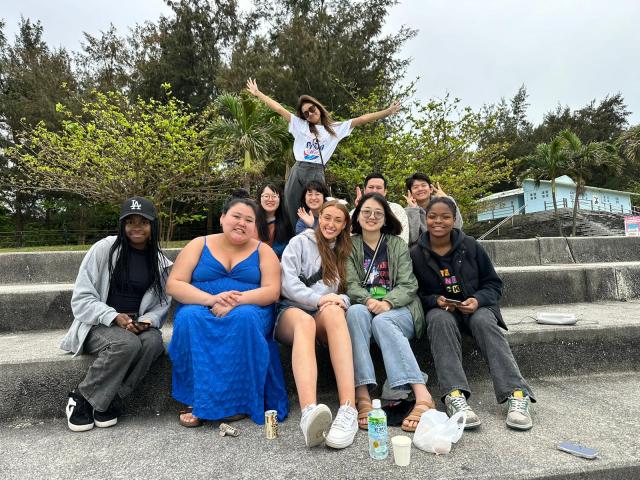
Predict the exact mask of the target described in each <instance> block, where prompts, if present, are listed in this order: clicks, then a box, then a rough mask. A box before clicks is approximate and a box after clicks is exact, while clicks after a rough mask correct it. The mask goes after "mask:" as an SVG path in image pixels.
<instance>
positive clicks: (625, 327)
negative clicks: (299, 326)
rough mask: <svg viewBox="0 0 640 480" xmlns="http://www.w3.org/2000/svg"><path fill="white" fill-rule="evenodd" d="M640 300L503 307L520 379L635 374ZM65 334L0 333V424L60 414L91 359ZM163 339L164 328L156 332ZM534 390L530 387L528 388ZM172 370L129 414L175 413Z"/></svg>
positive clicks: (323, 381) (326, 366) (321, 357)
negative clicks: (71, 350) (543, 321)
mask: <svg viewBox="0 0 640 480" xmlns="http://www.w3.org/2000/svg"><path fill="white" fill-rule="evenodd" d="M638 308H640V301H632V302H606V303H599V304H573V305H547V306H539V307H517V308H505V309H504V312H503V313H504V317H505V320H506V322H507V323H508V325H509V326H510V329H509V331H508V332H507V338H508V341H509V343H510V344H511V346H512V349H513V352H514V355H515V357H516V359H517V361H518V364H519V366H520V369H521V371H522V373H523V375H524V376H525V377H527V378H528V377H532V376H540V375H545V376H547V375H566V374H572V375H581V374H592V373H594V372H610V371H619V370H637V369H638V368H640V349H638V348H637V345H638V341H639V340H640V322H638V321H637V314H636V312H637V311H638ZM538 311H556V312H561V313H567V312H571V313H574V314H576V315H577V316H578V318H580V321H579V322H578V324H577V325H575V326H572V327H558V326H549V325H538V324H536V323H535V321H534V320H533V316H534V315H535V313H536V312H538ZM64 333H65V331H64V330H49V331H38V332H23V333H12V334H2V335H0V419H2V418H13V417H51V416H60V415H62V408H61V405H64V403H65V401H66V400H65V398H66V395H67V393H68V392H69V391H70V390H71V389H73V388H74V387H75V386H76V385H77V384H78V383H79V382H80V380H81V379H82V378H83V376H84V374H85V373H86V370H87V368H88V366H89V365H90V363H91V361H92V357H90V356H80V357H76V358H73V357H72V356H71V355H68V354H65V353H63V352H62V351H61V350H59V349H58V347H57V345H58V342H59V340H60V338H61V337H62V336H63V334H64ZM163 334H164V337H165V341H168V340H169V339H170V337H171V326H170V325H168V326H165V327H164V329H163ZM413 349H414V352H415V353H416V357H417V358H418V362H419V364H420V365H421V367H422V369H423V370H424V371H425V372H427V373H428V374H429V375H430V381H429V387H430V388H436V386H437V381H436V378H435V375H434V372H433V366H432V360H431V357H430V354H429V347H428V341H427V339H426V337H425V338H422V339H420V340H419V341H417V342H414V345H413ZM464 351H465V365H466V371H467V372H468V375H469V377H470V378H488V371H487V367H486V365H485V363H484V362H483V361H482V359H481V357H480V354H479V352H478V351H476V350H475V346H474V344H473V342H471V341H467V342H465V345H464ZM281 358H282V360H283V367H284V371H285V375H286V377H287V383H288V386H289V392H290V393H293V392H295V386H294V382H293V378H292V374H291V365H290V358H291V349H290V347H282V349H281ZM374 361H375V363H376V368H377V371H378V377H377V378H378V379H379V383H380V384H382V382H383V379H384V372H383V368H382V365H383V363H382V359H381V355H380V354H379V352H378V351H374ZM318 365H319V369H318V378H319V380H318V391H319V392H326V391H333V390H334V389H335V382H334V379H333V373H332V370H331V363H330V359H329V355H328V350H327V349H325V348H322V347H318ZM534 388H535V387H534ZM170 391H171V365H170V361H169V359H168V357H167V356H164V357H162V358H161V359H160V360H159V361H158V362H157V363H156V364H155V365H154V367H153V368H152V370H151V372H150V373H149V375H147V377H146V379H145V380H144V382H143V384H142V385H141V387H140V388H139V390H138V391H137V392H136V393H134V394H133V395H132V396H131V397H130V398H129V399H128V400H127V402H128V408H129V409H130V411H133V412H155V411H169V410H175V408H176V404H175V402H174V401H173V400H172V399H171V397H170Z"/></svg>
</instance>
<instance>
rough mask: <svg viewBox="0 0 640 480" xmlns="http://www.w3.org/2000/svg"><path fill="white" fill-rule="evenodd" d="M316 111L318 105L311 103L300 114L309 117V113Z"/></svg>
mask: <svg viewBox="0 0 640 480" xmlns="http://www.w3.org/2000/svg"><path fill="white" fill-rule="evenodd" d="M317 111H318V107H316V106H315V105H311V106H310V107H309V108H307V109H306V110H303V111H302V115H304V118H309V115H311V114H314V113H316V112H317Z"/></svg>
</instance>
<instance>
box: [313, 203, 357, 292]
mask: <svg viewBox="0 0 640 480" xmlns="http://www.w3.org/2000/svg"><path fill="white" fill-rule="evenodd" d="M329 207H335V208H337V209H338V210H340V211H341V212H342V213H343V214H344V222H345V225H344V229H343V230H342V232H340V235H338V237H337V238H336V239H335V246H334V247H333V248H331V243H330V242H329V240H327V239H326V238H324V236H323V235H322V232H321V231H320V227H319V226H318V228H316V243H317V244H318V252H320V261H321V263H322V281H323V282H324V284H325V285H337V286H338V293H344V292H345V291H346V288H345V280H346V278H347V258H348V257H349V254H350V253H351V233H350V232H351V228H350V224H351V220H350V218H349V210H347V207H345V206H344V205H343V204H342V203H340V202H339V201H337V200H330V201H328V202H325V203H324V205H322V208H321V209H320V215H319V217H322V212H324V211H325V209H327V208H329Z"/></svg>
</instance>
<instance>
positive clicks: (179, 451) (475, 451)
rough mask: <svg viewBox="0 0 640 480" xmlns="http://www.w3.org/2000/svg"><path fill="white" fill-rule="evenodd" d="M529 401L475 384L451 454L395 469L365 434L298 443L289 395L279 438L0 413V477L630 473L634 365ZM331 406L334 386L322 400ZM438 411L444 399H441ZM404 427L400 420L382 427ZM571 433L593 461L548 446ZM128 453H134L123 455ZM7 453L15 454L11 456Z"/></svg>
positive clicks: (211, 428)
mask: <svg viewBox="0 0 640 480" xmlns="http://www.w3.org/2000/svg"><path fill="white" fill-rule="evenodd" d="M531 380H532V384H534V385H535V386H536V388H537V393H538V398H539V401H538V403H537V404H535V405H534V406H533V408H532V410H533V419H534V427H533V429H531V430H529V431H527V432H516V431H512V430H509V429H507V428H506V427H505V424H504V416H505V414H504V407H503V406H498V405H496V403H495V398H494V396H493V389H492V386H491V383H490V382H488V381H487V380H486V379H484V380H482V381H476V382H474V395H473V396H472V397H471V398H470V404H471V406H472V408H473V409H474V410H475V411H476V413H477V414H478V415H479V416H480V418H481V419H482V422H483V423H482V425H481V426H480V427H479V428H478V429H477V430H475V431H466V432H465V433H464V434H463V436H462V438H461V439H460V440H459V441H458V443H457V444H455V445H454V446H453V449H452V451H451V453H450V454H448V455H442V456H435V455H433V454H430V453H426V452H423V451H421V450H419V449H417V448H416V447H415V446H413V447H412V451H411V464H410V465H409V466H408V467H397V466H395V465H394V464H393V459H392V453H391V452H390V454H389V458H387V459H386V460H379V461H375V460H372V459H370V458H369V454H368V451H367V448H368V444H367V435H366V432H363V431H361V432H358V434H357V435H356V438H355V442H354V444H353V445H351V446H350V447H348V448H346V449H344V450H340V451H336V450H331V449H329V448H326V447H325V446H319V447H316V448H313V449H308V448H306V447H305V446H304V442H303V439H302V434H301V432H300V429H299V426H298V424H299V420H300V409H299V408H298V406H297V402H296V401H295V399H292V402H291V407H292V408H291V414H290V416H289V418H288V419H287V420H285V421H284V422H282V423H281V424H280V426H279V428H280V436H279V437H278V438H276V439H274V440H267V439H265V435H264V428H263V427H262V426H259V425H255V424H254V423H253V422H251V421H250V420H242V421H240V422H236V423H234V426H236V427H237V428H239V429H240V431H241V434H240V436H239V437H238V438H233V437H220V436H219V435H218V434H217V423H210V424H205V426H203V427H201V428H195V429H187V428H183V427H181V426H179V424H178V422H177V419H176V415H175V414H174V413H162V414H157V415H156V414H152V415H146V416H145V415H140V416H136V415H127V416H124V417H121V418H120V420H119V422H118V424H117V425H116V426H115V427H112V428H107V429H98V428H94V429H93V430H91V431H89V432H85V433H72V432H70V431H69V430H68V429H67V427H66V422H65V421H64V420H62V419H53V420H52V419H47V420H38V419H35V420H34V419H27V420H24V419H21V420H19V421H4V422H0V445H2V450H3V451H6V452H12V453H13V454H12V455H8V454H7V455H0V471H1V472H2V477H3V479H6V480H13V479H23V478H47V479H51V480H55V479H62V480H66V479H68V478H83V479H104V478H164V479H171V478H194V479H200V478H202V479H205V478H207V479H209V478H243V479H253V478H261V479H263V478H305V479H309V480H314V479H326V478H349V479H366V480H369V479H379V478H402V479H407V478H429V479H430V480H445V479H446V480H449V479H451V478H468V479H481V480H507V479H514V478H517V479H523V480H524V479H569V480H571V479H576V480H577V479H581V480H595V479H599V480H600V479H604V480H608V479H615V480H622V479H635V478H640V443H638V439H637V432H638V431H639V430H640V421H639V420H638V415H637V402H636V400H635V395H633V394H628V395H617V394H616V393H614V392H635V391H638V389H640V377H638V375H637V371H628V372H624V371H623V372H615V373H607V374H595V375H588V376H548V377H546V376H545V377H538V378H534V379H531ZM320 401H323V402H325V403H327V404H328V405H329V407H330V408H331V410H332V412H334V413H335V412H336V409H337V400H336V396H335V394H330V395H323V396H321V397H320ZM439 408H440V409H442V405H439ZM395 435H410V436H412V435H411V434H406V433H405V432H402V431H401V430H400V428H398V427H390V428H389V436H390V437H392V436H395ZM565 440H566V441H572V442H575V443H578V444H582V445H584V446H587V447H591V448H594V449H596V450H597V451H598V454H599V456H598V458H597V459H596V460H585V459H581V458H577V457H574V456H571V455H568V454H566V453H563V452H560V451H558V450H557V449H556V445H557V444H558V443H560V442H562V441H565ZM132 450H134V451H135V452H136V453H135V454H132ZM16 456H19V458H20V460H19V461H16Z"/></svg>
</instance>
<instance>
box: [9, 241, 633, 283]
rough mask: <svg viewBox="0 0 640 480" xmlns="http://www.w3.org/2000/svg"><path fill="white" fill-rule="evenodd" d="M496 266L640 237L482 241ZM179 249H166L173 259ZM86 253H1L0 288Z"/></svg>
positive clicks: (69, 271) (593, 250)
mask: <svg viewBox="0 0 640 480" xmlns="http://www.w3.org/2000/svg"><path fill="white" fill-rule="evenodd" d="M481 243H482V245H483V246H484V248H485V249H486V250H487V252H488V254H489V256H490V257H491V259H492V261H493V262H494V264H495V265H496V266H497V267H515V266H526V265H549V264H567V263H605V262H628V261H640V237H576V238H565V237H545V238H530V239H524V240H483V241H482V242H481ZM179 251H180V249H177V248H172V249H168V250H165V253H166V255H167V256H168V257H169V258H171V259H172V260H173V259H175V257H176V256H177V255H178V253H179ZM85 254H86V252H82V251H77V252H35V253H3V254H0V285H3V284H5V285H6V284H39V283H73V282H74V281H75V279H76V275H77V274H78V268H79V267H80V263H81V262H82V259H83V257H84V255H85Z"/></svg>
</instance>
